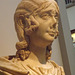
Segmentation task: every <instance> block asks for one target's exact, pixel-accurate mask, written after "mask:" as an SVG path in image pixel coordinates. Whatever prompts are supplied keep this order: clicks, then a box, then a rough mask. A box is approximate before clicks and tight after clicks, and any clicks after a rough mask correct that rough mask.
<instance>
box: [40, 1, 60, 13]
mask: <svg viewBox="0 0 75 75" xmlns="http://www.w3.org/2000/svg"><path fill="white" fill-rule="evenodd" d="M44 12H57V13H59V9H58V5H57V4H56V3H54V2H52V3H50V4H49V5H48V6H46V7H45V8H44V9H42V10H41V11H40V13H44Z"/></svg>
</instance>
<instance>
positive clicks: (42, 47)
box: [0, 0, 65, 75]
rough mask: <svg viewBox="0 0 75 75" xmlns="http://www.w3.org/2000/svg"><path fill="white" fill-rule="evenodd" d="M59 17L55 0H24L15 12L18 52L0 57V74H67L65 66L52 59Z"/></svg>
mask: <svg viewBox="0 0 75 75" xmlns="http://www.w3.org/2000/svg"><path fill="white" fill-rule="evenodd" d="M58 19H59V8H58V5H57V3H56V2H55V1H54V0H22V1H21V2H20V3H19V5H18V7H17V9H16V11H15V14H14V21H15V29H16V32H17V36H18V39H19V42H17V43H16V49H17V52H16V55H13V56H6V57H0V75H65V73H64V70H63V68H62V67H61V66H59V65H57V64H56V63H55V62H54V61H52V60H50V58H51V53H52V49H51V45H52V42H53V41H54V39H55V38H57V36H58Z"/></svg>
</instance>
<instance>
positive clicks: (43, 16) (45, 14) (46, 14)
mask: <svg viewBox="0 0 75 75" xmlns="http://www.w3.org/2000/svg"><path fill="white" fill-rule="evenodd" d="M49 17H50V15H49V14H48V13H44V14H42V15H41V18H42V19H48V18H49Z"/></svg>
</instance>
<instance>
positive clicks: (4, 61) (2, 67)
mask: <svg viewBox="0 0 75 75" xmlns="http://www.w3.org/2000/svg"><path fill="white" fill-rule="evenodd" d="M11 58H12V59H11ZM11 58H10V56H6V57H0V74H1V73H3V74H4V75H9V74H13V75H19V74H20V75H21V74H22V75H23V74H27V73H28V71H27V70H26V69H24V68H23V67H22V65H21V61H18V59H17V58H15V57H14V56H11Z"/></svg>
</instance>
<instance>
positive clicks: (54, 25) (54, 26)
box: [52, 16, 57, 28]
mask: <svg viewBox="0 0 75 75" xmlns="http://www.w3.org/2000/svg"><path fill="white" fill-rule="evenodd" d="M56 24H57V20H56V19H55V17H54V16H53V17H52V27H53V28H56Z"/></svg>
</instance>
